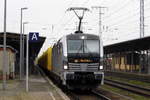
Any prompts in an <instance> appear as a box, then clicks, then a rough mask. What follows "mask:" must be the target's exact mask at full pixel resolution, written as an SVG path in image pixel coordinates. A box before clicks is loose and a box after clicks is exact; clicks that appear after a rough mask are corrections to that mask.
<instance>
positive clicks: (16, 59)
mask: <svg viewBox="0 0 150 100" xmlns="http://www.w3.org/2000/svg"><path fill="white" fill-rule="evenodd" d="M3 34H4V33H3V32H0V73H1V74H2V64H3V63H2V62H3V56H2V55H3ZM23 38H24V41H25V42H24V44H23V45H24V59H23V60H24V61H23V64H22V66H21V67H22V71H21V72H22V76H23V75H25V65H26V35H24V36H23ZM45 39H46V38H45V37H39V41H38V42H34V43H30V42H29V74H33V73H36V69H35V67H34V60H35V58H36V57H37V55H38V53H39V51H40V49H41V47H42V45H43V43H44V41H45ZM6 45H7V50H6V52H7V57H6V58H7V61H6V62H7V64H6V65H7V68H6V69H7V74H8V76H10V75H11V72H13V75H14V76H15V75H16V76H17V75H19V73H20V66H19V63H20V34H18V33H12V32H7V33H6Z"/></svg>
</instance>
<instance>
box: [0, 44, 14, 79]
mask: <svg viewBox="0 0 150 100" xmlns="http://www.w3.org/2000/svg"><path fill="white" fill-rule="evenodd" d="M3 54H4V50H3V46H2V45H0V80H1V79H2V73H3V60H4V59H3ZM6 59H7V60H6V75H7V79H10V78H11V79H13V78H14V77H15V74H14V72H15V62H16V50H15V49H14V48H12V47H11V46H7V47H6Z"/></svg>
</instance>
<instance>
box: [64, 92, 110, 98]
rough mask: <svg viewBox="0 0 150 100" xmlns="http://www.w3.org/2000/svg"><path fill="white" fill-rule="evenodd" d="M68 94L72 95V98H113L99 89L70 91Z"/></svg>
mask: <svg viewBox="0 0 150 100" xmlns="http://www.w3.org/2000/svg"><path fill="white" fill-rule="evenodd" d="M66 94H67V95H68V96H69V97H70V99H71V100H111V99H110V98H108V97H106V96H105V95H103V94H101V93H99V92H97V91H90V92H84V91H82V92H81V91H80V92H79V91H68V92H67V93H66Z"/></svg>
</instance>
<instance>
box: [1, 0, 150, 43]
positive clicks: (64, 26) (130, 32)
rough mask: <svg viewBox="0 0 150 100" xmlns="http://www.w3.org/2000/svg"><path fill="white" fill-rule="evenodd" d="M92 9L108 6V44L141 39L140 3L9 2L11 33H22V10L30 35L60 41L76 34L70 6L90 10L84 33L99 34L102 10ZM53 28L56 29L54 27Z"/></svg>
mask: <svg viewBox="0 0 150 100" xmlns="http://www.w3.org/2000/svg"><path fill="white" fill-rule="evenodd" d="M3 5H4V0H0V31H3V9H4V6H3ZM92 6H103V7H107V8H105V9H103V10H102V13H104V14H103V15H102V31H103V41H104V44H105V45H107V44H110V43H116V42H121V41H127V40H131V39H135V38H139V36H140V34H139V22H140V20H139V19H140V13H139V12H140V0H7V31H8V32H15V33H19V32H20V9H21V8H23V7H28V9H27V10H24V11H23V21H24V22H29V24H27V25H26V27H25V30H26V33H28V32H30V31H36V32H40V34H41V35H42V36H46V37H47V38H48V42H47V43H46V44H45V45H50V43H51V42H52V41H49V40H50V38H57V39H58V38H60V37H61V36H63V35H66V34H70V33H73V32H74V31H75V29H76V26H77V22H78V19H77V17H76V16H75V14H74V13H73V12H66V10H67V9H68V8H69V7H87V8H89V9H90V12H86V13H85V17H84V20H83V22H84V23H83V30H84V32H85V33H91V34H98V21H99V20H98V10H96V9H91V7H92ZM52 26H53V28H52ZM52 29H53V30H52ZM149 35H150V0H145V36H149Z"/></svg>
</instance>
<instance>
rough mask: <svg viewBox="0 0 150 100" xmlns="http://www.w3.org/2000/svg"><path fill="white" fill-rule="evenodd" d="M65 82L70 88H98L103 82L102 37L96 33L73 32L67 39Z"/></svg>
mask: <svg viewBox="0 0 150 100" xmlns="http://www.w3.org/2000/svg"><path fill="white" fill-rule="evenodd" d="M66 44H67V57H66V58H67V60H66V61H64V81H63V84H64V85H67V86H68V87H69V88H75V89H76V88H79V89H87V88H91V89H92V88H96V87H97V86H98V85H100V84H103V79H104V73H103V71H102V70H103V66H102V63H101V57H100V48H101V45H100V39H99V37H98V36H95V35H87V34H86V35H85V34H72V35H68V36H67V39H66Z"/></svg>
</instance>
